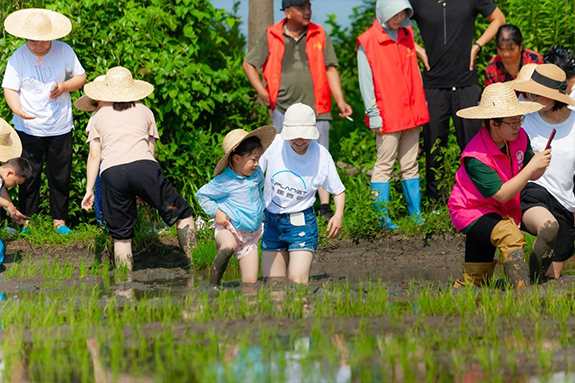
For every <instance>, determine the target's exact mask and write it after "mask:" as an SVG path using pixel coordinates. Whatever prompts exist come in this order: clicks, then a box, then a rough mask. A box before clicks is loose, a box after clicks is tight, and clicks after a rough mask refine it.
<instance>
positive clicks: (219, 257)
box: [210, 249, 234, 286]
mask: <svg viewBox="0 0 575 383" xmlns="http://www.w3.org/2000/svg"><path fill="white" fill-rule="evenodd" d="M232 255H234V251H233V250H232V249H221V250H220V251H218V253H217V254H216V258H214V263H212V270H211V271H210V285H212V286H219V285H220V281H221V280H222V276H223V275H224V272H225V271H226V268H227V267H228V262H229V261H230V259H231V258H232Z"/></svg>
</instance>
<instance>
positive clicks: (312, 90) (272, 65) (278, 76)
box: [243, 0, 352, 218]
mask: <svg viewBox="0 0 575 383" xmlns="http://www.w3.org/2000/svg"><path fill="white" fill-rule="evenodd" d="M282 10H283V11H284V12H285V15H286V17H285V19H283V20H281V21H280V22H279V23H277V24H274V25H272V26H271V27H269V28H268V29H267V30H266V32H265V33H264V34H263V35H262V36H261V37H260V38H259V40H258V41H257V43H256V45H255V46H254V47H253V48H252V50H251V51H250V52H249V53H248V55H247V56H246V58H245V61H244V63H243V69H244V72H245V73H246V76H247V77H248V80H249V81H250V83H251V84H252V86H253V87H254V89H255V90H256V92H257V93H258V96H259V97H260V98H261V99H262V101H263V103H264V105H266V106H268V107H269V108H271V110H272V111H273V114H272V118H273V125H274V126H275V127H276V129H277V130H278V132H280V133H281V131H282V128H283V121H284V114H285V111H286V110H287V108H289V107H290V106H291V105H293V104H295V103H298V102H301V103H303V104H306V105H310V106H311V107H312V108H313V109H314V111H315V113H316V114H317V128H318V130H319V138H318V142H319V143H320V144H321V145H323V146H324V147H326V148H328V149H329V121H330V120H331V115H330V110H331V96H330V91H331V94H333V97H334V99H335V102H336V104H337V106H338V109H339V111H340V114H339V115H340V116H342V117H347V116H350V115H351V114H352V109H351V107H350V106H349V105H348V104H347V103H346V102H345V99H344V97H343V92H342V90H341V83H340V80H339V74H338V72H337V65H338V63H337V58H336V56H335V52H334V49H333V45H332V42H331V39H330V38H329V35H327V34H326V33H325V31H324V29H323V27H321V26H320V25H318V24H315V23H312V22H310V19H311V14H312V12H311V4H310V2H309V0H283V1H282ZM259 68H262V72H263V77H264V79H265V81H266V86H264V84H263V82H262V80H261V78H260V76H259V74H258V69H259ZM319 197H320V202H321V208H320V214H322V215H323V216H325V217H326V218H331V216H332V215H333V213H332V212H331V208H330V207H329V193H327V192H326V191H325V190H323V189H320V190H319Z"/></svg>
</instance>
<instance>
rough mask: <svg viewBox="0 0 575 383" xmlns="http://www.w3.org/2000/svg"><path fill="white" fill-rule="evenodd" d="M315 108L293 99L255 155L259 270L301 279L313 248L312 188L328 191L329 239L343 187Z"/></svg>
mask: <svg viewBox="0 0 575 383" xmlns="http://www.w3.org/2000/svg"><path fill="white" fill-rule="evenodd" d="M315 124H316V120H315V112H314V111H313V109H312V108H311V107H309V106H307V105H304V104H301V103H298V104H294V105H292V106H290V107H289V108H288V110H287V111H286V113H285V120H284V126H283V130H282V132H281V135H280V134H278V135H277V136H276V138H275V140H274V142H273V143H272V144H271V146H270V147H269V148H268V150H267V151H266V152H265V153H264V155H263V156H262V157H261V159H260V167H261V168H262V170H264V171H265V172H266V180H265V186H264V200H265V205H266V210H265V212H264V234H263V237H262V244H261V246H262V275H263V276H264V277H285V276H286V274H287V276H289V279H290V280H291V281H292V282H295V283H307V282H308V280H309V273H310V269H311V263H312V260H313V255H314V253H315V252H316V251H317V244H318V237H319V233H318V228H317V222H316V217H315V213H314V211H313V204H314V202H315V193H316V191H317V189H319V188H320V187H323V188H324V189H325V190H327V191H328V192H329V193H330V194H333V195H334V203H335V209H336V211H335V214H334V216H333V217H332V218H331V219H330V220H329V222H328V226H327V229H328V231H329V234H328V237H329V238H336V237H337V236H338V235H339V234H340V232H341V227H342V220H343V210H344V206H345V192H344V191H345V187H344V186H343V184H342V182H341V180H340V179H339V175H338V174H337V171H336V168H335V164H334V162H333V159H332V158H331V155H330V154H329V152H328V150H327V149H326V148H324V147H323V146H321V145H319V144H318V143H317V142H315V141H313V140H316V139H317V138H318V136H319V133H318V130H317V128H316V126H315Z"/></svg>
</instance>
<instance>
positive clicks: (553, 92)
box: [512, 64, 575, 106]
mask: <svg viewBox="0 0 575 383" xmlns="http://www.w3.org/2000/svg"><path fill="white" fill-rule="evenodd" d="M512 86H513V89H515V90H517V91H520V92H525V93H532V94H536V95H538V96H543V97H547V98H550V99H552V100H555V101H560V102H563V103H565V104H568V105H573V106H575V100H573V99H572V98H571V97H569V95H568V94H567V93H566V92H567V76H566V75H565V72H563V70H562V69H561V68H559V67H558V66H557V65H555V64H541V65H538V66H537V68H535V71H533V74H532V75H531V79H530V80H529V81H525V82H517V83H515V84H513V85H512Z"/></svg>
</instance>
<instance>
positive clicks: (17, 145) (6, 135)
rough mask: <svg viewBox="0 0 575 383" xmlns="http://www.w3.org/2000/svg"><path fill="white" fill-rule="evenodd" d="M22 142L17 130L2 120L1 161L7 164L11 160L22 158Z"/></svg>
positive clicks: (0, 138) (0, 119)
mask: <svg viewBox="0 0 575 383" xmlns="http://www.w3.org/2000/svg"><path fill="white" fill-rule="evenodd" d="M21 154H22V142H21V141H20V137H18V133H16V130H14V128H12V127H11V126H10V124H8V123H7V122H6V121H4V120H3V119H2V118H0V161H1V162H6V161H8V160H9V159H11V158H16V157H20V155H21Z"/></svg>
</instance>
